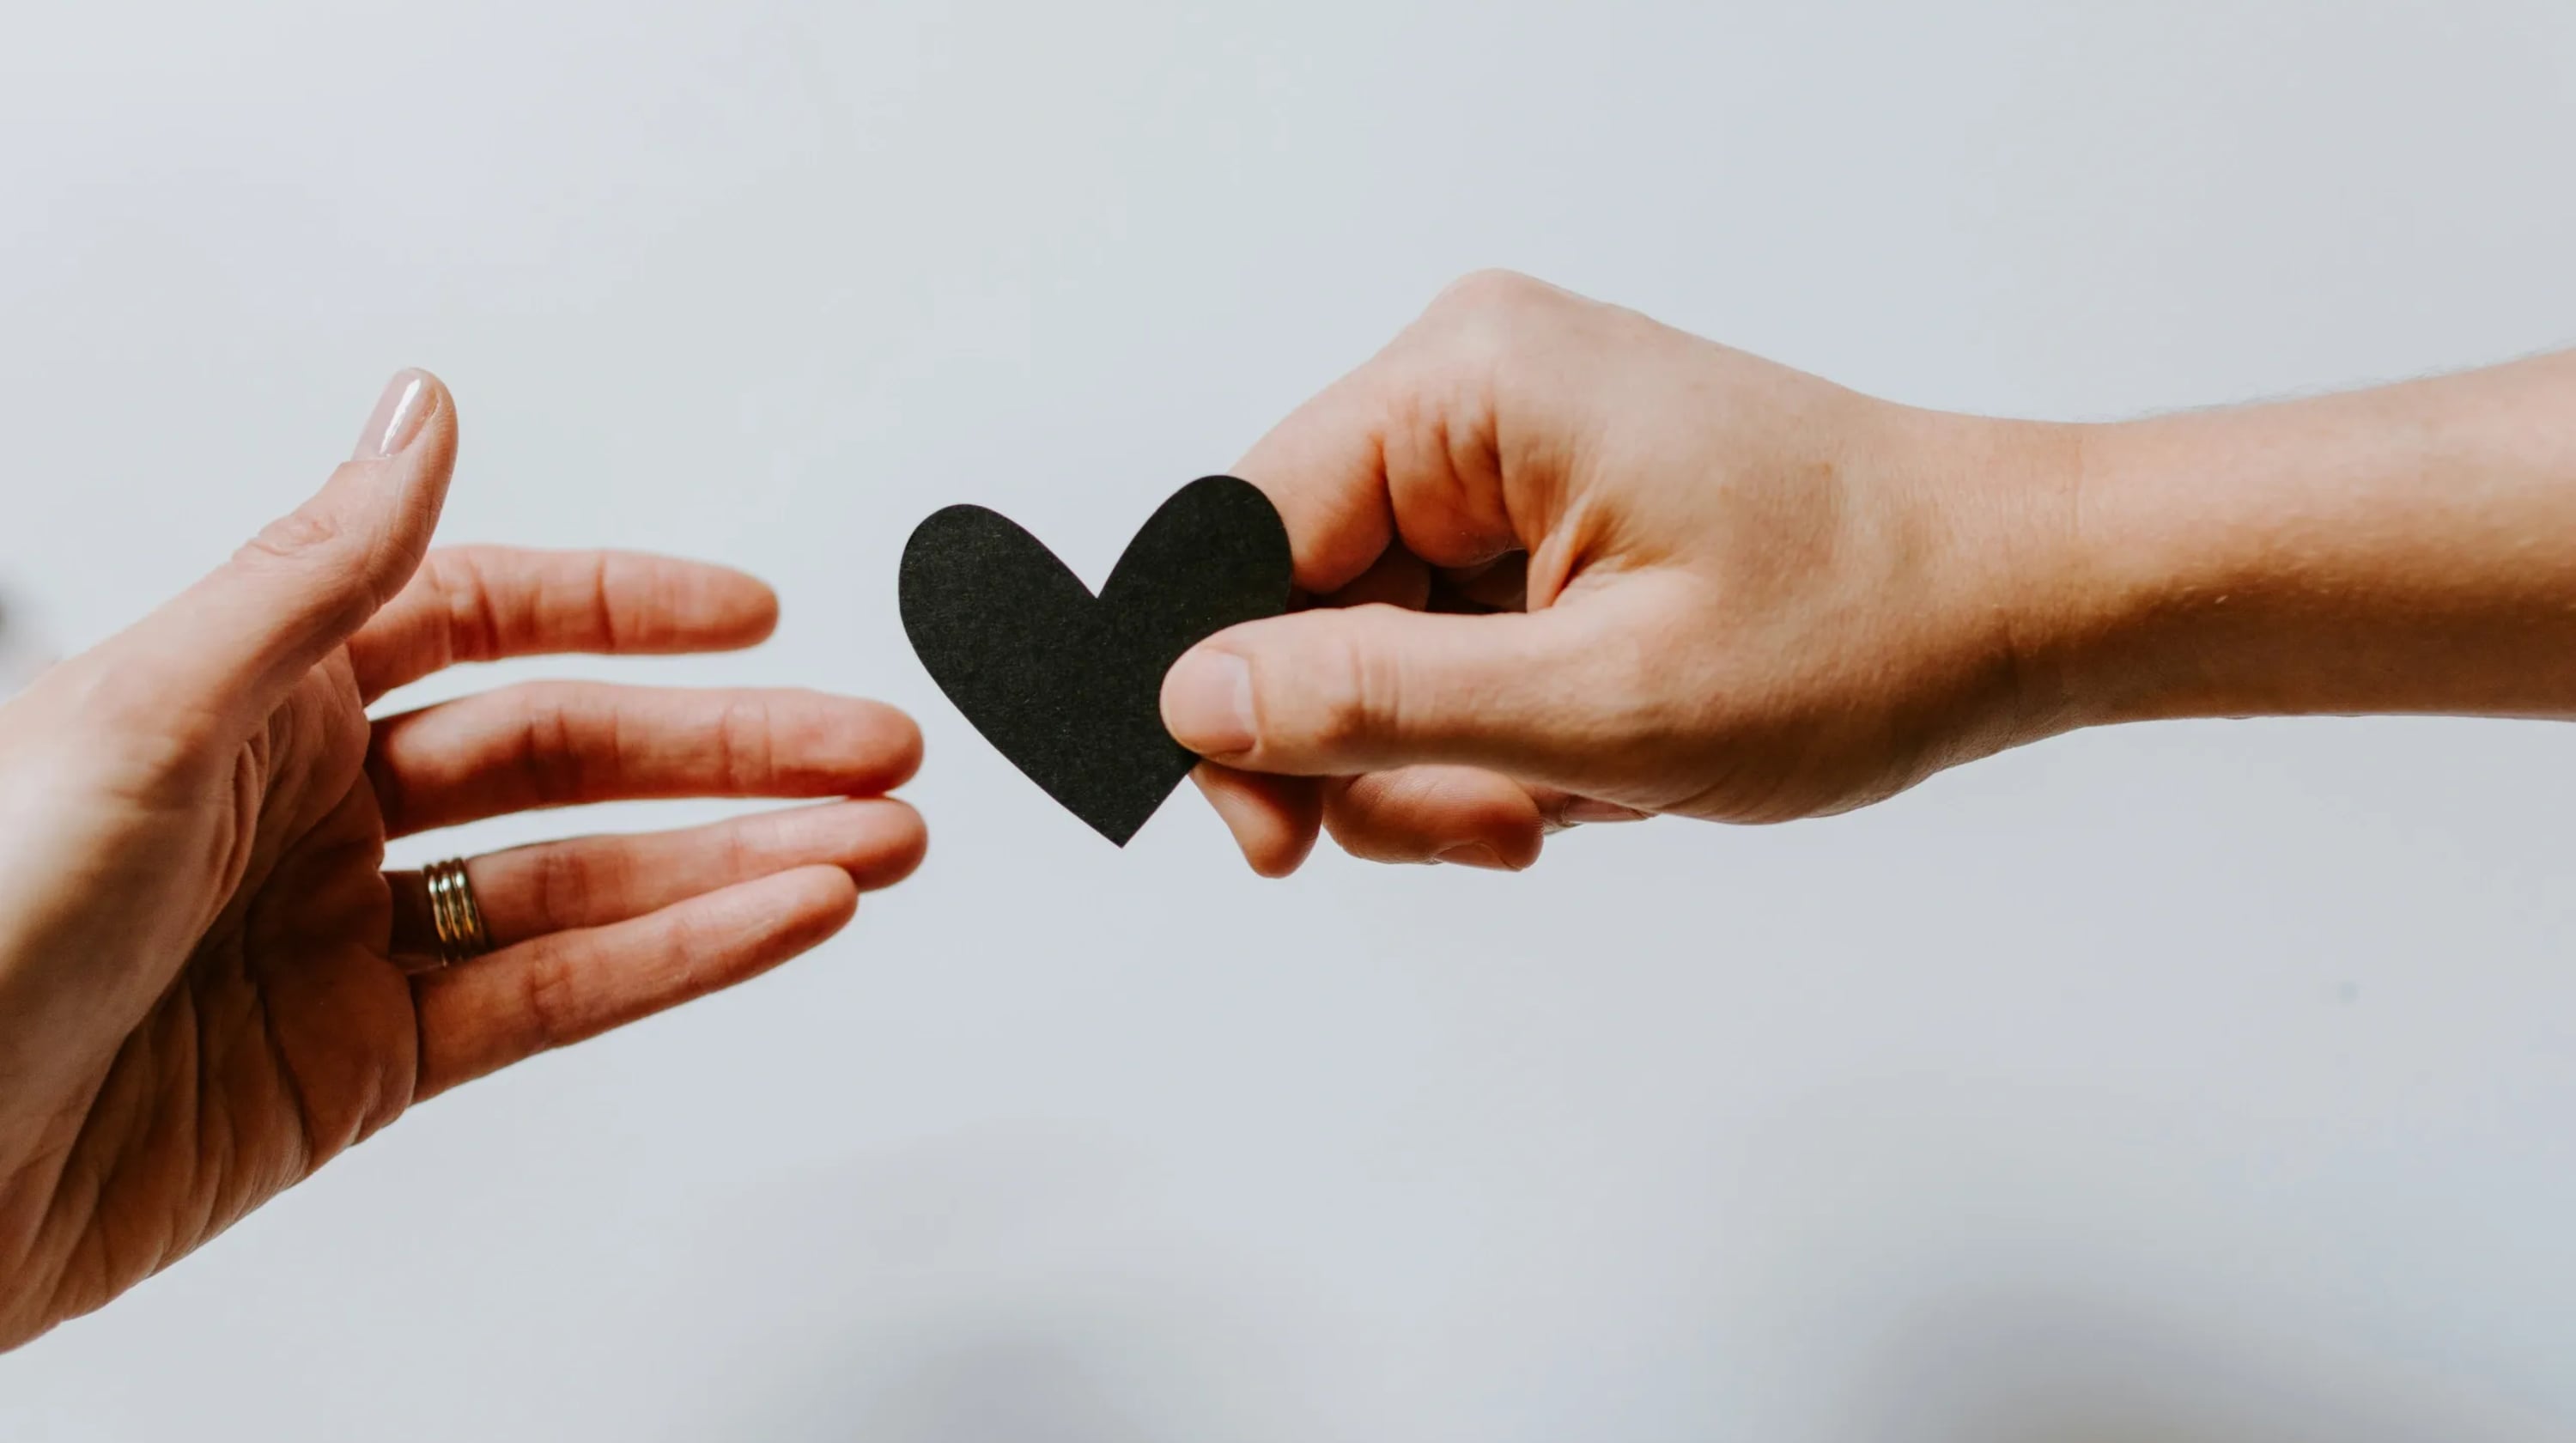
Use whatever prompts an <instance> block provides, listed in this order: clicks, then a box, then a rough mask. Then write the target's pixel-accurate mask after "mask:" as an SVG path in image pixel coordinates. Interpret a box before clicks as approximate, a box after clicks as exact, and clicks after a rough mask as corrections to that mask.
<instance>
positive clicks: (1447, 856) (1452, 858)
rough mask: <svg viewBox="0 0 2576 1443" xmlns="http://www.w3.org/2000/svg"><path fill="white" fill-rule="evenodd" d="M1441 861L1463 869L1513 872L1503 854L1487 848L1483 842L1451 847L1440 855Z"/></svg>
mask: <svg viewBox="0 0 2576 1443" xmlns="http://www.w3.org/2000/svg"><path fill="white" fill-rule="evenodd" d="M1440 860H1441V861H1444V862H1455V863H1457V864H1458V865H1459V866H1461V867H1482V868H1484V869H1485V870H1486V871H1488V872H1508V871H1510V870H1511V868H1510V867H1509V866H1507V865H1505V864H1504V862H1503V854H1502V853H1500V852H1497V851H1495V850H1494V849H1493V848H1492V847H1490V846H1487V845H1486V844H1485V843H1483V842H1469V843H1468V844H1467V845H1465V846H1463V847H1451V848H1450V849H1449V850H1448V851H1445V852H1443V853H1441V854H1440Z"/></svg>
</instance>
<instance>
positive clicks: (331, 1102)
mask: <svg viewBox="0 0 2576 1443" xmlns="http://www.w3.org/2000/svg"><path fill="white" fill-rule="evenodd" d="M455 454H456V417H455V408H454V404H453V402H452V400H451V398H450V397H449V395H448V393H447V390H446V388H445V387H443V386H442V385H440V384H439V382H438V381H437V380H435V379H434V378H432V377H429V376H427V375H423V374H420V373H417V372H407V373H405V374H403V375H400V376H397V377H396V378H395V379H394V382H393V384H392V385H391V386H390V387H389V388H388V390H387V391H386V393H385V396H384V399H383V400H382V401H381V402H380V403H379V404H378V406H377V409H376V412H375V414H374V415H373V416H372V417H371V418H370V419H369V421H368V423H367V427H366V430H365V431H364V433H363V434H362V435H361V437H360V441H359V446H358V450H357V454H356V457H355V459H353V460H351V461H350V462H348V463H347V464H345V465H343V466H341V467H340V468H339V470H338V471H337V472H336V473H335V474H334V475H333V476H332V477H331V479H330V482H329V484H328V485H327V486H325V487H324V489H323V490H322V491H321V493H320V494H319V495H317V496H316V497H314V498H313V500H311V501H310V502H308V503H307V504H306V505H305V506H304V507H303V508H302V509H300V510H298V511H297V512H296V513H294V514H293V515H292V516H289V517H287V518H285V519H284V520H282V521H279V522H277V523H275V524H274V525H272V526H270V527H269V528H268V529H267V530H266V531H265V532H264V533H262V534H261V535H260V536H259V538H258V539H256V540H255V541H253V542H251V543H250V544H249V545H247V546H245V547H244V548H243V549H242V550H241V551H240V552H239V553H238V554H237V555H236V556H235V557H234V558H233V559H232V561H231V562H230V563H228V564H227V565H225V566H224V567H222V568H221V569H219V570H217V571H216V572H214V573H213V574H211V575H209V576H208V577H206V578H205V579H204V580H202V581H200V582H199V583H197V584H196V585H195V586H194V587H192V588H190V589H189V590H188V591H187V592H185V593H184V594H182V595H181V596H179V597H178V598H177V599H176V600H174V601H172V602H171V603H170V604H168V605H166V606H164V607H163V608H162V609H161V610H159V611H157V612H155V613H154V614H152V615H151V616H149V617H147V618H145V619H144V620H143V621H142V622H140V623H138V624H137V625H135V626H134V627H133V628H131V629H129V630H127V631H126V632H124V633H122V634H120V635H118V636H116V637H113V638H111V639H110V640H108V641H107V642H105V643H104V644H102V645H100V646H99V647H97V648H96V649H94V650H92V651H90V652H88V653H86V654H84V655H81V656H77V657H74V658H72V659H70V660H68V661H65V662H63V663H61V664H60V665H57V666H55V667H53V668H52V669H50V670H48V671H47V672H45V673H44V674H43V675H41V676H40V677H38V678H37V679H36V680H35V682H34V683H33V684H32V685H31V686H30V687H29V688H28V689H27V690H26V691H25V692H23V693H21V694H20V695H18V696H17V697H15V698H14V699H12V700H10V701H9V702H8V703H7V704H6V705H5V706H0V1347H6V1346H11V1345H15V1344H17V1343H21V1342H24V1341H26V1340H27V1339H29V1338H32V1337H35V1336H36V1335H38V1334H40V1333H42V1332H44V1331H45V1330H46V1329H48V1328H50V1327H52V1326H53V1325H54V1324H56V1323H58V1322H61V1321H63V1320H64V1319H67V1318H71V1317H74V1316H77V1315H79V1314H82V1313H85V1312H88V1311H90V1310H91V1309H94V1308H97V1307H98V1306H100V1305H101V1304H103V1303H105V1302H107V1301H108V1300H109V1299H111V1298H113V1297H115V1296H116V1295H117V1294H119V1293H121V1292H123V1291H124V1290H126V1289H127V1288H130V1287H132V1286H133V1285H134V1284H135V1283H137V1282H139V1281H141V1280H142V1279H144V1278H145V1277H148V1276H150V1275H151V1274H152V1273H154V1272H156V1271H158V1270H159V1269H161V1268H163V1267H165V1266H167V1265H168V1264H169V1263H171V1262H172V1261H174V1260H176V1259H177V1258H179V1257H181V1256H183V1255H185V1254H186V1253H188V1252H189V1251H190V1250H192V1249H194V1248H195V1247H197V1246H198V1245H199V1244H201V1243H203V1242H205V1241H206V1240H207V1239H208V1238H210V1237H212V1236H214V1235H215V1234H216V1233H218V1232H221V1231H222V1230H223V1229H224V1228H225V1227H227V1226H229V1225H230V1224H231V1223H232V1222H233V1221H235V1220H236V1219H238V1218H240V1217H241V1216H242V1215H243V1214H244V1213H247V1212H248V1211H250V1210H251V1209H252V1208H254V1207H256V1206H258V1205H259V1204H260V1203H262V1202H264V1201H266V1200H267V1199H268V1198H270V1197H272V1196H274V1195H276V1194H277V1193H278V1192H280V1191H282V1190H284V1189H285V1188H287V1187H290V1186H292V1185H293V1184H295V1183H296V1182H298V1181H301V1180H302V1179H303V1178H304V1177H305V1176H307V1175H308V1174H310V1173H311V1172H312V1171H313V1170H314V1169H315V1168H317V1167H319V1166H321V1165H322V1164H323V1163H325V1162H328V1161H329V1160H330V1159H331V1158H332V1157H334V1156H336V1155H337V1154H338V1153H340V1152H341V1151H342V1150H344V1149H346V1148H347V1147H349V1146H350V1145H351V1144H353V1143H355V1142H357V1141H359V1140H360V1139H362V1138H365V1137H367V1136H368V1135H369V1134H371V1133H373V1132H375V1131H376V1130H377V1129H378V1128H381V1127H383V1126H384V1125H385V1124H386V1123H388V1122H391V1121H392V1120H393V1119H394V1118H396V1117H398V1116H400V1115H401V1114H402V1112H403V1110H404V1109H405V1108H406V1107H409V1106H410V1105H412V1104H413V1103H415V1102H419V1101H421V1100H423V1099H425V1098H428V1097H430V1096H433V1095H435V1094H437V1093H439V1092H442V1091H444V1090H446V1089H447V1088H450V1087H453V1086H455V1085H456V1084H458V1083H460V1082H465V1081H469V1080H471V1079H473V1078H475V1077H479V1076H481V1075H483V1074H485V1073H488V1072H491V1071H494V1070H495V1069H498V1068H502V1067H506V1066H508V1065H510V1064H511V1063H513V1062H517V1061H519V1060H520V1059H522V1058H525V1057H528V1056H530V1055H532V1054H534V1053H537V1052H540V1051H543V1050H545V1049H547V1048H551V1047H557V1046H561V1045H564V1044H566V1043H570V1042H576V1041H579V1040H581V1039H583V1038H586V1037H590V1036H593V1035H595V1034H597V1033H599V1032H602V1031H605V1030H607V1029H609V1028H612V1027H615V1026H618V1025H619V1024H621V1023H625V1022H628V1021H631V1020H633V1019H635V1018H638V1017H642V1016H644V1015H646V1014H649V1013H652V1012H656V1011H659V1010H661V1009H663V1008H666V1007H670V1006H672V1005H674V1004H676V1003H680V1002H684V1001H687V1000H688V999H690V998H693V997H697V996H700V995H703V994H705V993H707V992H710V991H713V990H715V989H718V988H721V987H725V986H728V985H730V984H732V983H735V982H739V981H741V980H743V979H745V978H747V977H750V976H752V975H754V974H756V973H758V972H761V971H763V970H764V969H766V968H769V967H771V966H774V965H776V964H777V963H780V962H783V961H785V960H787V959H788V958H790V957H793V956H795V955H797V954H798V953H800V952H803V951H805V950H807V949H808V948H811V947H813V946H814V945H816V944H817V943H819V942H821V941H823V940H824V939H825V938H827V937H829V936H831V935H832V934H833V933H834V932H836V931H837V930H839V929H840V927H841V926H842V925H843V924H844V923H846V922H847V921H848V920H849V918H850V916H851V914H852V911H853V909H854V908H855V907H856V905H857V902H858V894H859V893H860V892H862V891H865V890H868V889H870V888H875V887H883V886H886V885H889V884H891V883H893V882H895V881H897V880H899V879H901V878H902V877H903V876H904V875H905V874H906V873H908V872H909V871H911V869H912V868H913V867H914V866H915V865H916V864H917V863H918V862H919V860H920V858H921V855H922V850H923V847H924V834H923V830H922V825H921V821H920V818H919V817H918V816H916V815H915V814H914V813H913V811H912V809H911V808H909V807H907V806H905V805H904V804H903V803H902V802H900V801H896V800H893V799H891V798H888V797H886V796H884V795H883V794H884V793H885V792H886V791H887V790H888V789H890V788H892V787H895V786H897V785H899V784H900V783H902V782H903V781H904V780H905V779H906V778H907V777H909V776H910V775H911V773H912V770H913V768H914V767H915V765H916V764H917V763H918V761H919V759H920V752H921V743H920V735H919V732H918V731H917V730H916V729H915V728H914V726H913V724H912V722H911V721H910V720H909V719H908V718H906V717H905V716H904V715H903V714H902V713H900V712H897V711H894V710H892V709H891V708H888V707H885V706H882V705H879V704H877V703H874V702H868V701H859V700H852V699H844V698H839V697H830V696H824V695H819V694H816V693H812V692H803V691H753V690H726V691H672V690H658V689H647V688H636V687H621V686H607V685H593V684H574V683H540V684H532V685H522V686H512V687H506V688H503V689H501V690H497V691H492V692H487V693H484V694H482V695H479V696H472V697H467V698H465V699H462V700H458V701H452V702H447V703H444V704H440V705H435V706H430V707H426V708H423V709H421V710H418V711H413V712H410V713H407V714H404V715H398V716H392V717H387V718H384V719H381V720H371V719H370V718H369V716H368V714H367V708H368V707H369V706H370V705H372V704H373V703H375V702H376V701H377V700H378V699H380V698H382V697H383V696H384V695H385V694H386V693H387V692H389V691H391V690H393V689H394V688H396V687H399V686H403V685H405V684H407V683H410V682H414V681H417V680H419V679H421V678H422V677H425V676H428V675H430V674H432V673H434V672H437V671H440V670H442V669H444V668H446V667H448V666H451V665H454V664H456V663H459V662H473V661H488V660H494V659H497V658H501V657H507V656H525V655H536V654H544V653H565V652H593V653H610V652H626V653H679V652H705V651H722V650H730V649H735V648H739V647H744V646H749V645H752V644H754V643H756V642H758V641H760V640H762V639H763V638H764V637H766V636H767V635H768V634H769V631H770V629H771V627H772V625H773V624H774V622H775V619H776V613H777V606H776V602H775V599H774V598H773V597H772V595H771V594H770V592H769V590H768V588H767V587H765V586H763V585H762V584H760V583H759V582H757V581H755V580H753V579H751V578H750V577H748V576H744V575H742V574H740V573H738V572H733V571H729V570H725V569H723V568H719V567H714V566H706V565H700V564H696V563H689V562H680V561H672V560H665V559H660V558H654V557H645V556H635V555H624V554H611V553H600V552H536V551H518V550H509V549H502V548H485V547H473V548H459V549H453V550H443V551H430V550H429V542H430V536H431V533H432V531H433V530H434V529H435V527H436V525H437V521H438V515H439V508H440V505H441V502H442V501H443V499H444V497H445V495H446V491H447V484H448V478H449V474H450V472H451V470H452V468H453V464H454V460H455ZM718 796H721V797H745V798H752V797H759V798H829V799H833V800H830V801H826V802H824V803H822V804H820V805H814V806H808V807H799V808H790V809H786V810H773V811H765V812H760V813H755V814H752V815H747V816H743V817H739V818H735V819H733V820H730V821H726V822H721V823H717V824H715V825H712V826H706V827H700V828H696V829H692V830H686V831H677V832H667V833H661V834H655V835H645V836H630V837H591V838H580V839H573V840H566V841H559V842H550V843H545V844H542V845H537V846H531V847H522V848H518V849H515V850H511V851H505V852H499V853H495V854H492V855H489V856H483V857H477V858H474V859H471V860H470V861H469V862H466V863H464V864H463V865H462V866H460V867H442V868H437V869H433V872H434V873H435V874H436V876H435V878H434V880H436V881H437V882H438V884H439V885H437V886H436V887H434V888H433V886H432V885H431V882H432V880H433V878H425V877H424V876H423V875H422V874H420V873H388V872H386V871H384V870H383V860H384V848H385V844H386V842H387V840H388V839H391V838H395V837H402V836H406V835H410V834H414V833H419V832H424V831H428V830H431V829H434V828H440V827H447V826H453V825H457V824H460V823H464V822H470V821H475V820H478V819H481V818H486V817H493V816H498V815H502V814H505V813H512V812H518V811H524V810H529V809H533V808H542V807H554V806H567V805H575V804H581V803H590V802H602V801H610V800H620V799H633V798H657V797H658V798H670V797H718ZM433 893H435V895H433Z"/></svg>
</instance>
